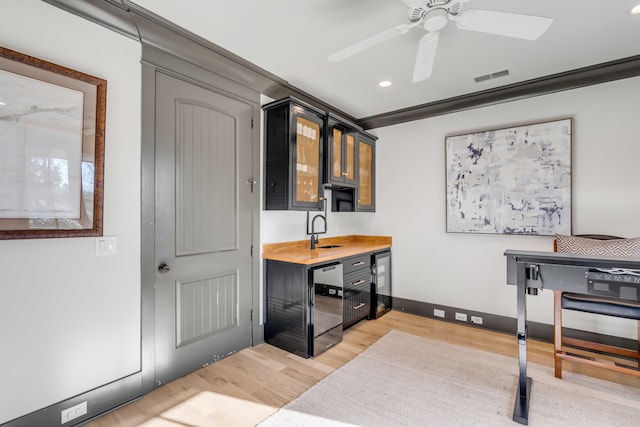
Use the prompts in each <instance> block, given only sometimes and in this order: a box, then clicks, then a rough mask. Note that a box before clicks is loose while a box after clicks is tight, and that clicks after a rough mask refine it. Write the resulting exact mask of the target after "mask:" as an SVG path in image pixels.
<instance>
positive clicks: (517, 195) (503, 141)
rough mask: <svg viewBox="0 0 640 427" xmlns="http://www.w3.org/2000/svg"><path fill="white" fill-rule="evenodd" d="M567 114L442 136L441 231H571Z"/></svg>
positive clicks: (569, 125)
mask: <svg viewBox="0 0 640 427" xmlns="http://www.w3.org/2000/svg"><path fill="white" fill-rule="evenodd" d="M571 129H572V119H571V118H566V119H561V120H554V121H549V122H544V123H533V124H527V125H522V126H515V127H510V128H504V129H494V130H487V131H481V132H474V133H468V134H464V135H454V136H448V137H446V138H445V145H446V147H445V164H446V186H447V188H446V193H447V194H446V197H447V200H446V204H447V214H446V218H447V232H450V233H495V234H521V235H540V236H551V235H555V234H556V233H558V234H571V151H572V150H571V144H572V133H571V132H572V130H571Z"/></svg>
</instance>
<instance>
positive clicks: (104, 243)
mask: <svg viewBox="0 0 640 427" xmlns="http://www.w3.org/2000/svg"><path fill="white" fill-rule="evenodd" d="M95 245H96V246H95V254H96V255H115V254H116V252H117V239H116V236H102V237H96V240H95Z"/></svg>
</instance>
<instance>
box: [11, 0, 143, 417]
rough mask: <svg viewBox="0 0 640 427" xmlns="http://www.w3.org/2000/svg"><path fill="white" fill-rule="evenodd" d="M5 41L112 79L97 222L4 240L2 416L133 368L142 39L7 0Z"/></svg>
mask: <svg viewBox="0 0 640 427" xmlns="http://www.w3.org/2000/svg"><path fill="white" fill-rule="evenodd" d="M0 7H1V9H2V25H0V45H1V46H3V47H5V48H9V49H13V50H17V51H19V52H22V53H25V54H28V55H31V56H35V57H38V58H42V59H45V60H47V61H51V62H54V63H56V64H60V65H63V66H66V67H69V68H72V69H75V70H79V71H82V72H85V73H88V74H91V75H94V76H97V77H100V78H103V79H106V80H107V81H108V83H107V119H106V124H107V127H106V162H105V163H106V166H105V191H104V193H105V195H104V234H105V235H114V236H117V251H118V253H117V255H112V256H95V255H94V239H93V238H72V239H39V240H22V241H20V240H13V241H11V240H2V241H0V342H1V343H2V344H1V350H0V396H1V397H0V401H1V402H2V403H1V404H0V424H1V423H3V422H5V421H9V420H11V419H13V418H16V417H19V416H22V415H24V414H26V413H29V412H31V411H34V410H37V409H40V408H43V407H45V406H48V405H50V404H53V403H56V402H58V401H61V400H64V399H66V398H69V397H71V396H74V395H76V394H79V393H83V392H86V391H88V390H91V389H93V388H95V387H99V386H101V385H104V384H106V383H109V382H111V381H114V380H116V379H118V378H121V377H123V376H126V375H129V374H131V373H134V372H136V371H138V370H139V369H140V190H139V188H140V87H141V86H140V45H139V44H138V43H137V42H134V41H132V40H130V39H127V38H124V37H122V36H119V35H117V34H116V33H114V32H112V31H109V30H107V29H104V28H102V27H100V26H98V25H95V24H92V23H90V22H89V21H86V20H84V19H82V18H79V17H76V16H73V15H71V14H69V13H66V12H64V11H62V10H60V9H58V8H55V7H53V6H50V5H48V4H46V3H43V2H40V1H37V0H3V1H2V5H1V6H0Z"/></svg>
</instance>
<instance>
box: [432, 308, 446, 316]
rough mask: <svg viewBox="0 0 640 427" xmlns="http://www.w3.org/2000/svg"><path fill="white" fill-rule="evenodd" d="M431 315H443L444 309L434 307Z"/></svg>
mask: <svg viewBox="0 0 640 427" xmlns="http://www.w3.org/2000/svg"><path fill="white" fill-rule="evenodd" d="M433 315H434V316H435V317H444V310H440V309H437V308H434V309H433Z"/></svg>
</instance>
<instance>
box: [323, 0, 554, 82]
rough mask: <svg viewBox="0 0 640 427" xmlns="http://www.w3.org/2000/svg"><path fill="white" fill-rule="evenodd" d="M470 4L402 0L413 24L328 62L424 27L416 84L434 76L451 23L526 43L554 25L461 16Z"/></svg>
mask: <svg viewBox="0 0 640 427" xmlns="http://www.w3.org/2000/svg"><path fill="white" fill-rule="evenodd" d="M468 1H469V0H402V2H403V3H404V4H406V5H407V7H408V8H409V22H410V23H409V24H401V25H398V26H395V27H393V28H390V29H388V30H386V31H383V32H381V33H379V34H376V35H374V36H371V37H369V38H366V39H364V40H362V41H360V42H358V43H356V44H354V45H352V46H349V47H347V48H345V49H342V50H340V51H338V52H336V53H334V54H332V55H330V56H329V57H328V58H327V59H328V60H329V61H331V62H340V61H342V60H344V59H347V58H349V57H351V56H353V55H355V54H357V53H360V52H362V51H363V50H366V49H368V48H370V47H372V46H375V45H377V44H379V43H382V42H384V41H386V40H389V39H391V38H393V37H395V36H399V35H403V34H406V33H407V32H408V31H409V30H411V29H412V28H415V27H420V28H422V29H423V30H424V31H426V34H425V35H424V36H422V38H421V39H420V43H419V45H418V54H417V56H416V63H415V67H414V70H413V79H412V81H413V82H414V83H416V82H419V81H421V80H424V79H427V78H429V77H430V76H431V70H432V69H433V63H434V61H435V57H436V52H437V50H438V41H439V39H440V30H442V29H443V28H444V27H445V25H447V23H448V22H449V21H455V22H456V24H457V26H458V28H460V29H462V30H469V31H479V32H482V33H489V34H496V35H500V36H506V37H515V38H520V39H525V40H535V39H537V38H538V37H540V36H541V35H542V34H543V33H544V32H545V31H546V30H547V28H549V26H550V25H551V23H552V22H553V19H552V18H545V17H540V16H531V15H520V14H516V13H506V12H495V11H490V10H476V9H470V10H467V11H465V12H464V13H461V9H462V3H466V2H468Z"/></svg>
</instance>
